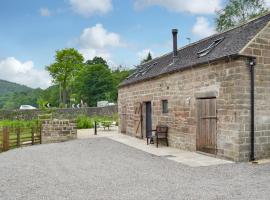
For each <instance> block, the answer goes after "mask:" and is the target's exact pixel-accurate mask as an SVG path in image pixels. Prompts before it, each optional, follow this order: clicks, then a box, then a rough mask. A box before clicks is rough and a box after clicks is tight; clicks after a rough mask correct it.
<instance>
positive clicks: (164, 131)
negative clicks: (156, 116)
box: [147, 125, 169, 148]
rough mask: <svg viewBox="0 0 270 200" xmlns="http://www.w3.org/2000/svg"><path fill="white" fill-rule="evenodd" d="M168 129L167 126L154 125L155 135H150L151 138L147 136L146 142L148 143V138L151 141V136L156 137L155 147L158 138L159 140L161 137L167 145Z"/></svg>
mask: <svg viewBox="0 0 270 200" xmlns="http://www.w3.org/2000/svg"><path fill="white" fill-rule="evenodd" d="M168 129H169V128H168V126H162V125H158V126H157V127H156V130H153V132H154V133H155V135H154V136H151V138H147V144H149V139H150V141H151V140H153V138H156V142H157V148H158V144H159V140H161V139H163V140H166V144H167V146H169V143H168Z"/></svg>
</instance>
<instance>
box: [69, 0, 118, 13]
mask: <svg viewBox="0 0 270 200" xmlns="http://www.w3.org/2000/svg"><path fill="white" fill-rule="evenodd" d="M69 3H70V5H71V7H72V9H73V10H74V12H76V13H78V14H80V15H82V16H84V17H90V16H92V15H95V14H106V13H107V12H109V11H110V10H112V8H113V6H112V2H111V0H98V1H97V0H69Z"/></svg>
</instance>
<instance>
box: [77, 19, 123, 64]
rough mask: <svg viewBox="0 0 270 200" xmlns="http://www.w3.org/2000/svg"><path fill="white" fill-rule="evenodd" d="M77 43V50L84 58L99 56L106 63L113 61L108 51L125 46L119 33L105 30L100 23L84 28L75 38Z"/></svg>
mask: <svg viewBox="0 0 270 200" xmlns="http://www.w3.org/2000/svg"><path fill="white" fill-rule="evenodd" d="M77 43H78V46H79V51H80V52H81V53H82V54H83V56H84V58H85V59H86V60H88V59H92V58H94V57H95V56H100V57H102V58H104V59H106V60H107V61H108V63H114V62H113V61H112V56H111V52H110V51H111V50H112V49H114V48H119V47H124V46H125V44H124V43H123V42H122V41H121V37H120V35H119V34H117V33H114V32H109V31H107V30H106V29H105V28H104V27H103V25H102V24H96V25H95V26H93V27H89V28H85V29H84V30H83V31H82V34H81V35H80V37H79V38H78V39H77Z"/></svg>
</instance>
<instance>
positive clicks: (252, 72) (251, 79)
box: [248, 58, 256, 162]
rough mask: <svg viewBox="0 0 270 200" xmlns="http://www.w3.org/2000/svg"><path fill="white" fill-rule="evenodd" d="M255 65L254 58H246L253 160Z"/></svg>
mask: <svg viewBox="0 0 270 200" xmlns="http://www.w3.org/2000/svg"><path fill="white" fill-rule="evenodd" d="M255 65H256V58H249V59H248V67H249V71H250V158H249V159H250V161H251V162H252V161H254V160H255V122H254V121H255V120H254V119H255V117H254V115H255V112H254V107H255V106H254V105H255V98H254V96H255V95H254V93H255V92H254V90H255V89H254V88H255V86H254V85H255V84H254V67H255Z"/></svg>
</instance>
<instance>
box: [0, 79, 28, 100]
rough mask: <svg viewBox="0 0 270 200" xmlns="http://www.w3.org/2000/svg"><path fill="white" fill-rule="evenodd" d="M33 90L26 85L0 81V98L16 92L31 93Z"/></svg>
mask: <svg viewBox="0 0 270 200" xmlns="http://www.w3.org/2000/svg"><path fill="white" fill-rule="evenodd" d="M31 90H33V89H32V88H30V87H27V86H25V85H20V84H17V83H12V82H9V81H4V80H0V96H3V95H9V94H12V93H15V92H29V91H31Z"/></svg>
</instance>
